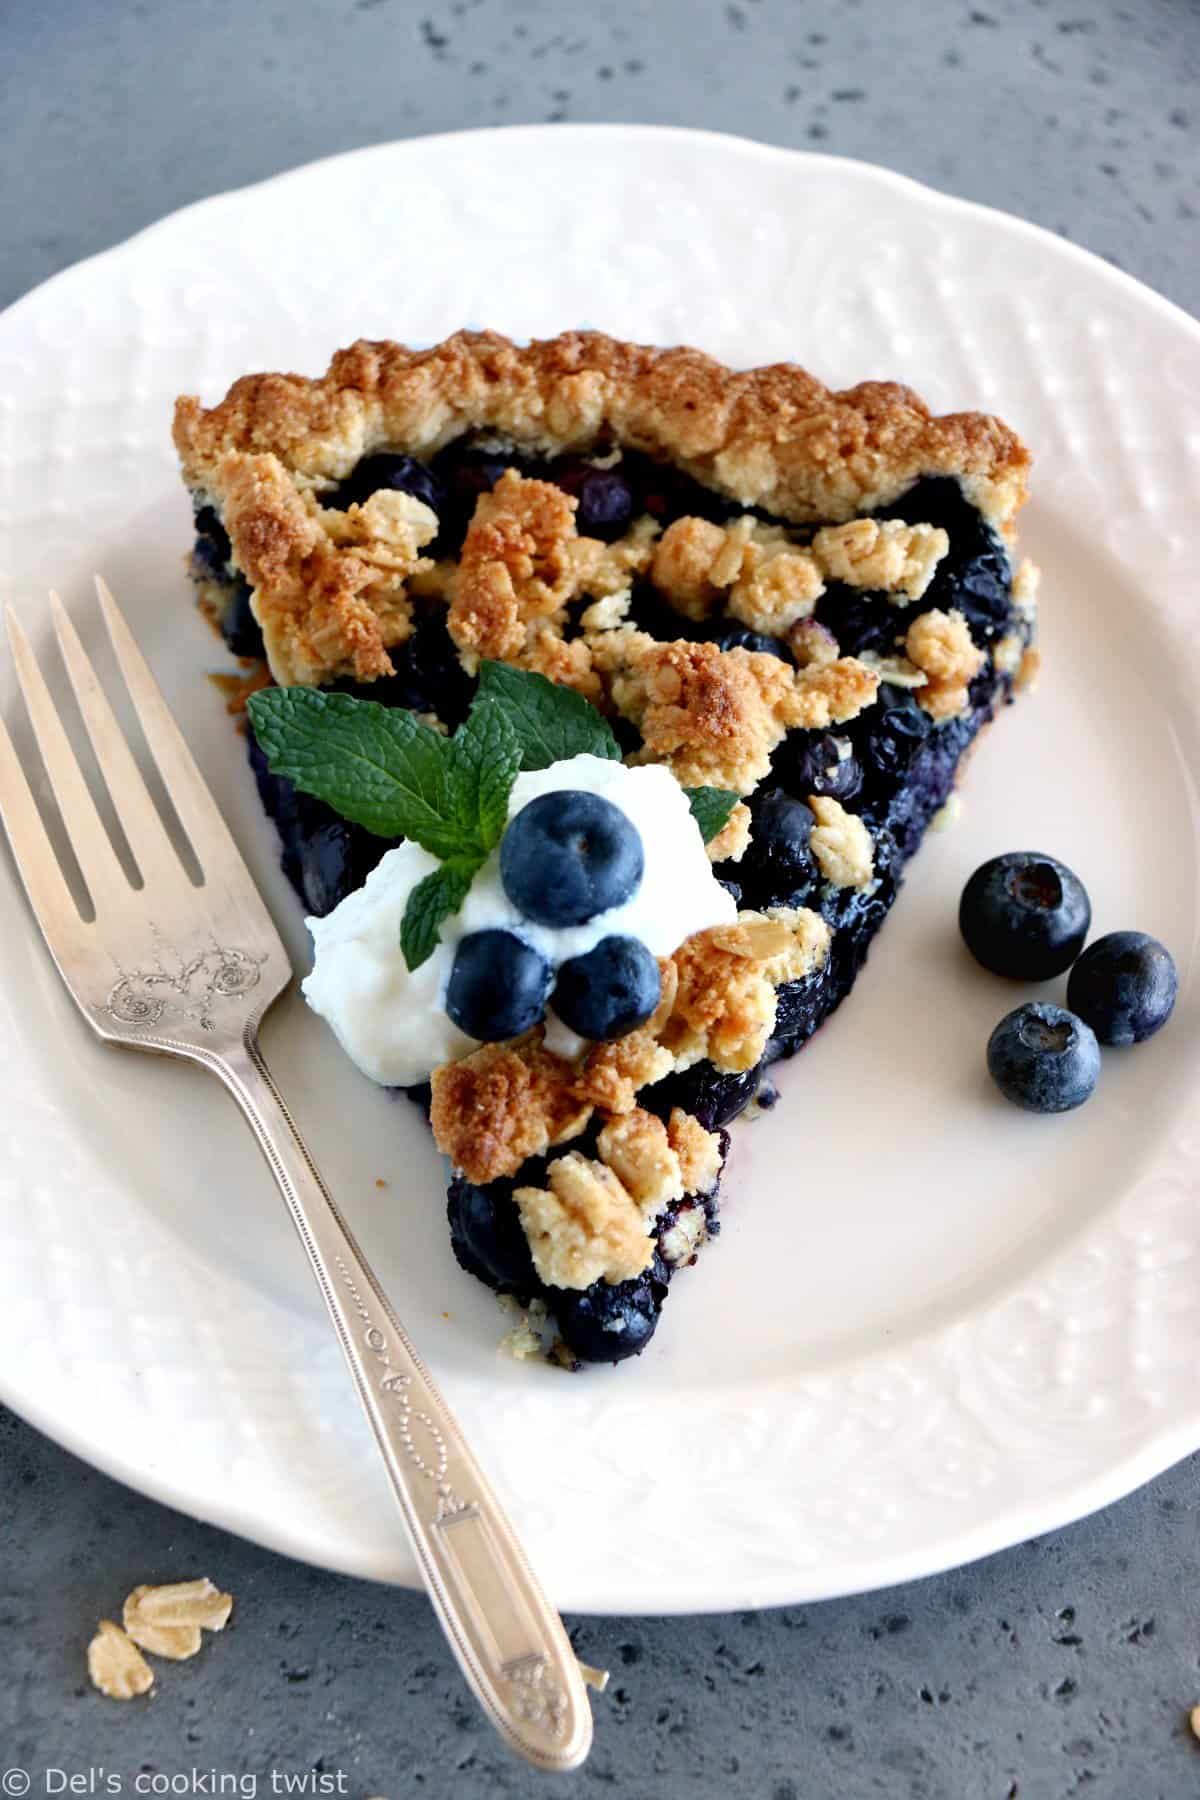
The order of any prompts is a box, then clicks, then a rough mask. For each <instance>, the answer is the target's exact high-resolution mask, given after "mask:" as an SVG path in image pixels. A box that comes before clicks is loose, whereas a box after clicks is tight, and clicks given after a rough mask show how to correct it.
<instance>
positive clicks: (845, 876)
mask: <svg viewBox="0 0 1200 1800" xmlns="http://www.w3.org/2000/svg"><path fill="white" fill-rule="evenodd" d="M808 804H809V807H810V808H811V810H812V812H813V813H814V814H815V816H816V820H817V823H816V825H815V826H814V827H813V833H812V837H811V838H810V839H809V843H810V844H811V846H812V853H813V855H814V856H815V857H816V859H817V867H818V868H819V869H820V871H821V873H822V875H823V876H824V877H825V879H826V881H830V882H832V883H833V885H834V887H855V888H857V887H866V886H867V885H868V884H869V883H870V882H871V881H872V880H874V877H875V856H874V851H873V850H872V847H871V834H870V832H869V831H868V830H867V828H866V826H865V825H864V824H863V822H862V820H861V819H860V818H859V817H858V815H857V813H848V812H847V811H846V809H845V807H844V806H843V805H842V803H841V801H840V800H831V799H829V798H828V796H826V795H823V794H810V795H809V800H808Z"/></svg>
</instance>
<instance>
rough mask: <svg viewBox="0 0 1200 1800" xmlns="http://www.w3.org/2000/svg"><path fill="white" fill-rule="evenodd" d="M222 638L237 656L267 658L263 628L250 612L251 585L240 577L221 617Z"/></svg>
mask: <svg viewBox="0 0 1200 1800" xmlns="http://www.w3.org/2000/svg"><path fill="white" fill-rule="evenodd" d="M221 636H222V637H223V638H224V639H225V642H226V644H227V645H228V647H229V649H230V650H232V652H233V654H234V655H235V656H265V655H266V647H265V645H264V644H263V634H262V627H261V625H260V624H259V622H258V620H257V619H256V618H255V616H254V614H253V613H252V612H251V610H250V583H249V582H248V581H243V580H242V579H241V577H240V576H239V578H238V580H237V581H236V582H235V583H234V586H233V592H232V594H231V595H230V597H229V602H228V604H227V606H226V608H225V611H224V612H223V613H222V615H221Z"/></svg>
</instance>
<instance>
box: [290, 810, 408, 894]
mask: <svg viewBox="0 0 1200 1800" xmlns="http://www.w3.org/2000/svg"><path fill="white" fill-rule="evenodd" d="M387 848H388V846H387V844H386V843H384V841H383V840H382V838H377V837H373V836H372V834H371V833H370V832H369V831H364V830H363V829H362V828H361V827H360V826H357V825H350V824H347V822H346V820H345V819H337V818H331V819H329V820H328V821H326V822H325V823H324V824H320V825H314V826H313V827H311V828H310V829H308V830H306V831H305V833H304V834H303V838H302V840H301V841H300V842H299V843H298V844H297V851H296V854H297V861H298V865H299V875H300V888H301V894H302V898H303V900H304V903H305V905H306V906H307V907H308V910H309V911H310V912H311V913H315V914H316V916H317V918H319V919H323V918H324V917H325V915H326V913H331V912H332V911H333V909H334V907H335V906H338V905H340V903H341V902H342V901H343V900H344V899H345V898H346V895H347V894H349V893H352V892H353V891H354V889H355V888H357V887H361V886H362V884H363V882H364V881H365V880H366V878H367V876H368V875H369V874H370V872H371V870H372V869H373V868H374V867H375V864H376V863H377V862H378V861H379V859H380V857H381V856H383V855H384V853H385V852H386V850H387Z"/></svg>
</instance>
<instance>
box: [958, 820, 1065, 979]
mask: <svg viewBox="0 0 1200 1800" xmlns="http://www.w3.org/2000/svg"><path fill="white" fill-rule="evenodd" d="M1091 922H1092V908H1091V902H1090V901H1089V900H1088V897H1087V890H1086V888H1085V887H1084V885H1083V883H1082V881H1080V879H1079V877H1078V875H1075V874H1073V873H1072V872H1071V870H1070V869H1068V868H1067V866H1066V864H1065V863H1060V862H1056V861H1055V859H1054V857H1052V856H1042V855H1041V854H1040V853H1039V852H1038V851H1036V850H1014V851H1010V852H1009V854H1008V855H1007V856H994V857H992V859H991V861H990V862H985V863H983V864H982V865H981V866H980V867H979V868H978V869H976V871H975V873H974V874H973V875H972V877H971V879H970V880H969V881H968V883H967V885H966V887H965V888H964V889H963V894H962V900H961V901H960V903H959V908H958V925H959V930H960V931H961V932H962V935H963V939H964V941H965V943H966V946H967V949H968V950H969V951H970V952H971V955H972V956H973V957H974V958H975V960H976V962H980V963H982V964H983V966H984V968H985V969H990V970H991V971H992V974H993V975H1007V976H1010V977H1012V978H1013V979H1016V980H1020V981H1048V980H1049V979H1050V977H1051V976H1052V975H1061V974H1062V972H1063V970H1064V969H1069V968H1070V966H1071V964H1072V963H1073V962H1074V961H1075V958H1076V957H1077V956H1078V955H1079V952H1080V951H1081V950H1082V948H1083V943H1084V939H1085V938H1086V937H1087V933H1088V926H1089V925H1090V924H1091Z"/></svg>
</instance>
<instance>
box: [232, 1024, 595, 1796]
mask: <svg viewBox="0 0 1200 1800" xmlns="http://www.w3.org/2000/svg"><path fill="white" fill-rule="evenodd" d="M201 1060H202V1061H204V1063H205V1064H206V1065H207V1066H208V1067H209V1068H210V1069H212V1070H213V1071H214V1073H216V1074H217V1075H218V1076H219V1077H220V1079H221V1080H222V1081H223V1082H224V1084H225V1086H226V1088H227V1089H228V1090H229V1092H230V1093H231V1094H232V1095H233V1097H234V1099H235V1100H236V1101H237V1103H238V1105H239V1106H240V1107H241V1109H242V1112H243V1113H244V1114H245V1117H246V1119H247V1121H248V1122H249V1125H250V1128H251V1130H252V1131H253V1132H254V1135H255V1137H256V1138H257V1140H258V1144H259V1147H260V1149H261V1150H262V1152H263V1154H264V1156H265V1157H266V1159H267V1162H268V1163H269V1164H270V1167H271V1171H272V1173H273V1175H274V1176H275V1179H276V1181H277V1182H278V1184H279V1188H280V1191H281V1192H282V1194H283V1197H284V1199H285V1200H286V1202H287V1205H288V1210H289V1211H290V1213H291V1215H292V1218H293V1220H294V1222H295V1225H296V1229H297V1230H298V1231H299V1233H300V1237H301V1240H302V1241H303V1244H304V1248H305V1250H306V1252H307V1254H308V1259H309V1262H310V1263H311V1264H312V1268H313V1273H314V1274H315V1275H316V1278H317V1282H318V1285H319V1286H320V1289H321V1293H322V1295H323V1296H324V1300H325V1304H326V1306H327V1307H328V1309H329V1313H330V1316H331V1317H332V1319H333V1322H334V1325H335V1326H336V1328H337V1333H338V1336H339V1338H340V1339H341V1343H342V1349H343V1350H344V1351H345V1354H346V1360H347V1362H348V1363H349V1365H350V1370H351V1373H352V1374H353V1376H354V1381H355V1385H356V1387H357V1389H358V1394H359V1398H360V1400H361V1401H362V1404H363V1409H364V1411H365V1412H366V1414H367V1417H368V1419H369V1420H370V1422H371V1428H372V1430H373V1431H374V1433H375V1440H376V1442H377V1444H378V1445H379V1449H380V1452H381V1454H382V1456H383V1460H384V1464H385V1466H386V1468H387V1471H388V1476H389V1478H390V1480H391V1484H392V1489H393V1492H394V1493H395V1496H396V1499H397V1500H398V1502H399V1504H400V1509H401V1511H402V1513H403V1514H404V1518H405V1521H406V1523H407V1525H408V1529H409V1533H410V1535H411V1537H412V1542H413V1546H414V1548H415V1550H416V1553H417V1557H418V1559H419V1561H420V1563H421V1568H422V1572H423V1574H424V1577H425V1581H426V1584H427V1585H428V1588H429V1594H430V1598H431V1599H432V1601H433V1604H434V1607H435V1609H436V1611H437V1614H438V1617H439V1619H440V1620H441V1624H442V1627H443V1629H444V1630H445V1632H446V1635H447V1637H448V1638H449V1640H450V1643H451V1646H452V1647H453V1649H454V1652H455V1654H456V1656H457V1657H458V1660H459V1663H460V1665H461V1667H462V1670H463V1674H464V1675H465V1676H466V1678H467V1680H468V1682H469V1683H470V1684H471V1687H472V1688H473V1689H474V1691H475V1694H476V1696H477V1697H478V1699H479V1701H480V1704H481V1705H482V1706H483V1708H484V1709H485V1711H486V1712H487V1713H488V1714H489V1716H490V1717H491V1719H492V1722H493V1724H494V1725H495V1726H496V1727H497V1729H498V1730H499V1731H500V1733H501V1734H502V1736H504V1737H505V1738H507V1739H508V1740H509V1742H510V1743H511V1745H512V1746H513V1748H514V1749H516V1750H518V1751H520V1753H521V1754H522V1755H524V1756H526V1757H528V1758H529V1760H530V1761H531V1762H534V1763H536V1764H538V1765H539V1766H540V1767H542V1768H546V1769H559V1770H562V1769H573V1768H576V1767H577V1766H578V1765H579V1763H581V1762H582V1761H583V1759H584V1757H585V1756H586V1755H587V1752H588V1749H589V1747H590V1744H591V1737H592V1714H591V1707H590V1706H589V1704H588V1698H587V1693H586V1691H585V1689H584V1686H583V1681H582V1677H581V1676H580V1673H579V1666H578V1663H577V1662H576V1660H575V1656H574V1654H573V1652H572V1650H571V1645H570V1643H569V1641H568V1639H567V1635H566V1632H565V1631H564V1630H563V1627H562V1623H561V1621H560V1619H559V1617H558V1615H557V1613H555V1612H554V1610H553V1609H552V1608H551V1607H550V1606H549V1605H548V1604H547V1602H546V1600H545V1599H544V1597H543V1595H542V1593H541V1590H540V1589H539V1587H538V1584H537V1581H536V1580H535V1578H534V1576H533V1573H532V1571H531V1570H530V1568H529V1565H528V1564H527V1562H526V1561H525V1558H524V1555H523V1554H522V1552H521V1548H520V1546H519V1544H518V1543H517V1540H516V1538H515V1536H514V1535H513V1532H512V1528H511V1527H510V1526H509V1524H508V1522H507V1520H506V1519H505V1517H504V1514H503V1513H502V1511H501V1509H500V1506H499V1504H498V1502H497V1500H496V1499H495V1497H494V1495H493V1494H492V1493H491V1491H490V1489H489V1488H488V1485H487V1483H486V1481H485V1480H484V1477H483V1474H482V1473H481V1471H480V1469H479V1468H478V1466H477V1464H476V1462H475V1460H474V1458H473V1457H472V1455H471V1453H470V1451H469V1450H468V1449H467V1446H466V1444H465V1443H464V1441H463V1438H462V1435H461V1433H460V1431H459V1429H458V1426H457V1425H456V1424H455V1422H454V1419H453V1418H452V1417H451V1414H450V1412H449V1411H448V1409H447V1407H446V1405H445V1402H444V1401H443V1400H442V1397H441V1395H440V1394H439V1393H438V1391H437V1389H436V1387H435V1386H434V1384H433V1382H432V1380H431V1379H430V1376H429V1374H428V1372H427V1371H426V1369H425V1368H424V1366H423V1364H422V1362H421V1359H420V1357H419V1356H418V1355H417V1353H416V1351H415V1350H414V1348H413V1346H412V1343H411V1342H410V1340H409V1337H408V1333H407V1332H406V1331H405V1329H404V1327H403V1326H402V1325H401V1323H400V1321H399V1319H398V1318H397V1317H396V1315H395V1313H394V1312H393V1311H392V1309H391V1307H390V1306H389V1304H388V1302H387V1300H386V1298H385V1297H384V1294H383V1291H382V1289H381V1288H380V1286H379V1284H378V1282H377V1281H376V1279H375V1277H374V1275H373V1274H372V1273H371V1270H370V1268H369V1267H368V1266H367V1263H366V1261H365V1260H364V1258H363V1256H362V1253H361V1252H360V1251H359V1249H358V1246H357V1245H356V1244H355V1242H354V1239H353V1237H352V1236H351V1234H350V1232H349V1230H348V1229H347V1227H346V1226H345V1224H344V1223H343V1221H342V1219H341V1216H340V1215H339V1213H338V1210H337V1207H336V1206H335V1205H334V1202H333V1200H332V1198H331V1196H330V1194H329V1191H328V1189H327V1188H326V1186H325V1184H324V1182H323V1181H322V1179H321V1176H320V1174H319V1172H318V1170H317V1167H316V1165H315V1163H314V1162H313V1160H312V1157H311V1156H310V1155H309V1153H308V1151H307V1149H306V1148H305V1145H304V1142H303V1140H302V1139H301V1137H300V1133H299V1132H298V1131H297V1129H296V1126H295V1124H294V1123H293V1121H292V1118H291V1115H290V1114H289V1112H288V1109H287V1106H286V1105H285V1103H284V1101H283V1099H282V1097H281V1095H280V1093H279V1091H278V1089H277V1088H276V1086H275V1084H274V1082H273V1080H272V1079H271V1075H270V1072H269V1070H268V1069H267V1066H266V1063H265V1062H264V1060H263V1057H262V1053H261V1051H260V1050H259V1047H258V1043H257V1040H256V1037H255V1035H254V1032H253V1029H251V1030H249V1031H247V1034H246V1037H245V1039H244V1041H243V1045H242V1048H241V1050H240V1051H235V1052H233V1053H232V1054H231V1053H228V1052H223V1053H218V1054H215V1055H214V1054H212V1053H209V1054H208V1055H204V1056H202V1057H201Z"/></svg>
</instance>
